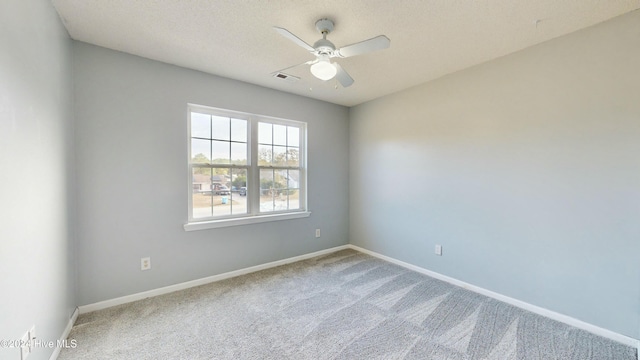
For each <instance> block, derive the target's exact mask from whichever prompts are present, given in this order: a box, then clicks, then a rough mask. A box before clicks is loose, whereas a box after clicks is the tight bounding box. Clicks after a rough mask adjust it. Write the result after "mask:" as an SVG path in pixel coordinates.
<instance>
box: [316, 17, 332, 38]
mask: <svg viewBox="0 0 640 360" xmlns="http://www.w3.org/2000/svg"><path fill="white" fill-rule="evenodd" d="M316 29H317V30H318V31H319V32H320V34H322V35H325V36H326V35H327V34H329V33H330V32H332V31H333V21H331V20H329V19H320V20H318V21H316Z"/></svg>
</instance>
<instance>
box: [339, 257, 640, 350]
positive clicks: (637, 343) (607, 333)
mask: <svg viewBox="0 0 640 360" xmlns="http://www.w3.org/2000/svg"><path fill="white" fill-rule="evenodd" d="M347 246H348V247H349V248H350V249H353V250H356V251H360V252H362V253H365V254H368V255H371V256H374V257H377V258H379V259H382V260H385V261H388V262H390V263H393V264H396V265H399V266H402V267H404V268H407V269H409V270H413V271H415V272H419V273H421V274H425V275H428V276H431V277H432V278H435V279H438V280H442V281H445V282H448V283H450V284H452V285H456V286H459V287H461V288H464V289H467V290H470V291H473V292H476V293H478V294H481V295H484V296H488V297H490V298H494V299H496V300H499V301H502V302H505V303H507V304H509V305H513V306H516V307H519V308H521V309H524V310H527V311H530V312H532V313H535V314H538V315H542V316H544V317H547V318H550V319H553V320H556V321H559V322H562V323H565V324H567V325H570V326H573V327H576V328H578V329H582V330H585V331H588V332H590V333H592V334H595V335H598V336H602V337H604V338H607V339H611V340H613V341H617V342H619V343H621V344H624V345H627V346H631V347H636V348H637V349H638V353H639V354H640V340H638V339H634V338H630V337H628V336H626V335H622V334H618V333H616V332H613V331H611V330H607V329H604V328H601V327H599V326H596V325H592V324H589V323H586V322H584V321H582V320H578V319H575V318H572V317H570V316H567V315H564V314H560V313H557V312H555V311H551V310H548V309H545V308H542V307H539V306H536V305H532V304H529V303H526V302H524V301H520V300H517V299H514V298H511V297H508V296H505V295H502V294H498V293H496V292H493V291H491V290H487V289H484V288H481V287H479V286H475V285H472V284H469V283H466V282H464V281H460V280H458V279H454V278H452V277H449V276H446V275H442V274H439V273H437V272H434V271H431V270H427V269H424V268H421V267H419V266H416V265H412V264H409V263H406V262H404V261H400V260H397V259H394V258H392V257H389V256H385V255H382V254H378V253H376V252H373V251H371V250H367V249H364V248H361V247H359V246H356V245H351V244H349V245H347Z"/></svg>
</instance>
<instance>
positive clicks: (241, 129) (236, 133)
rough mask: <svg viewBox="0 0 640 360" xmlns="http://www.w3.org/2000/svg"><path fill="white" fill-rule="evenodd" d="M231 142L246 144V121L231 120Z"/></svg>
mask: <svg viewBox="0 0 640 360" xmlns="http://www.w3.org/2000/svg"><path fill="white" fill-rule="evenodd" d="M231 141H240V142H247V121H246V120H240V119H231Z"/></svg>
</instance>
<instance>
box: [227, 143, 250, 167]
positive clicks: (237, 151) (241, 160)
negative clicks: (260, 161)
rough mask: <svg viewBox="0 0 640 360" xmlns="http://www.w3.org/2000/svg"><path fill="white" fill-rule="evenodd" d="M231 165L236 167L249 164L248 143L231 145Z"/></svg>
mask: <svg viewBox="0 0 640 360" xmlns="http://www.w3.org/2000/svg"><path fill="white" fill-rule="evenodd" d="M231 163H232V164H235V165H246V164H247V144H246V143H231Z"/></svg>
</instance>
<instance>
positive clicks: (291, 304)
mask: <svg viewBox="0 0 640 360" xmlns="http://www.w3.org/2000/svg"><path fill="white" fill-rule="evenodd" d="M69 339H76V340H77V343H78V347H77V348H75V349H63V350H62V352H61V354H60V357H59V359H60V360H70V359H136V360H138V359H277V360H285V359H296V360H297V359H313V360H316V359H407V360H408V359H421V360H422V359H447V360H462V359H464V360H472V359H496V360H509V359H518V360H520V359H522V360H534V359H562V360H565V359H575V360H590V359H593V360H608V359H611V360H627V359H629V360H630V359H637V356H636V350H635V349H634V348H631V347H628V346H624V345H621V344H619V343H616V342H613V341H610V340H607V339H605V338H602V337H598V336H595V335H592V334H590V333H588V332H585V331H582V330H579V329H576V328H572V327H570V326H567V325H564V324H562V323H559V322H556V321H553V320H550V319H547V318H544V317H541V316H538V315H535V314H532V313H530V312H527V311H524V310H522V309H519V308H516V307H513V306H510V305H507V304H505V303H502V302H499V301H496V300H494V299H491V298H487V297H485V296H481V295H478V294H476V293H473V292H470V291H466V290H463V289H461V288H458V287H455V286H452V285H450V284H448V283H445V282H442V281H439V280H435V279H433V278H430V277H428V276H425V275H422V274H419V273H415V272H412V271H409V270H407V269H404V268H402V267H399V266H396V265H393V264H390V263H387V262H385V261H382V260H379V259H376V258H373V257H371V256H368V255H364V254H362V253H359V252H356V251H352V250H345V251H340V252H337V253H334V254H330V255H327V256H323V257H319V258H314V259H310V260H306V261H301V262H297V263H294V264H290V265H285V266H280V267H277V268H273V269H268V270H264V271H260V272H257V273H253V274H249V275H245V276H240V277H236V278H233V279H228V280H224V281H220V282H216V283H212V284H208V285H203V286H200V287H197V288H192V289H188V290H184V291H179V292H175V293H171V294H167V295H162V296H158V297H155V298H149V299H145V300H141V301H137V302H135V303H130V304H125V305H121V306H117V307H113V308H109V309H105V310H101V311H96V312H93V313H88V314H84V315H81V316H80V317H79V318H78V320H77V321H76V324H75V326H74V327H73V329H72V331H71V334H70V336H69Z"/></svg>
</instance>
